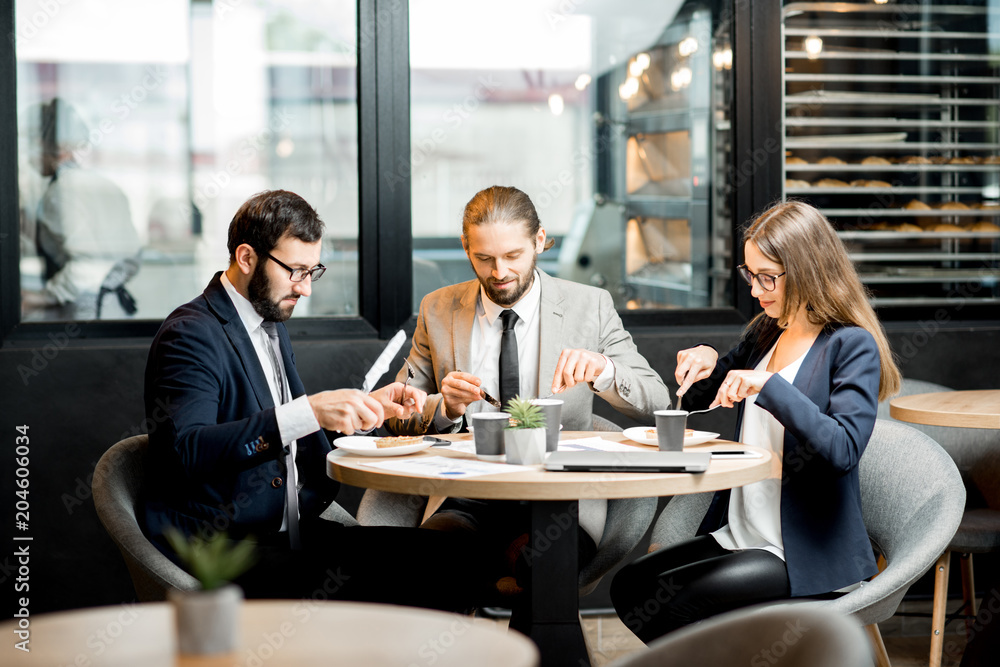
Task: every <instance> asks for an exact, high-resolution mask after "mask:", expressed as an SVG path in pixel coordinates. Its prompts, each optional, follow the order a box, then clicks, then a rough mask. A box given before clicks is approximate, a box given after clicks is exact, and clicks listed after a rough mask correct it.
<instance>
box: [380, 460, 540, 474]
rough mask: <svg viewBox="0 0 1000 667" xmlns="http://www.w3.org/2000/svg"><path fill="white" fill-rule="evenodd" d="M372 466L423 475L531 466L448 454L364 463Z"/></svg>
mask: <svg viewBox="0 0 1000 667" xmlns="http://www.w3.org/2000/svg"><path fill="white" fill-rule="evenodd" d="M365 465H366V466H370V467H372V468H381V469H383V470H392V471H395V472H403V473H407V474H410V475H422V476H424V477H444V478H450V479H454V478H456V477H478V476H481V475H497V474H500V473H504V472H523V471H524V470H526V469H530V468H531V466H515V465H510V464H508V463H491V462H489V461H472V460H470V459H457V458H452V457H450V456H424V457H420V458H415V459H405V460H399V461H376V462H373V463H365Z"/></svg>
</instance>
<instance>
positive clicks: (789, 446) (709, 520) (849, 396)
mask: <svg viewBox="0 0 1000 667" xmlns="http://www.w3.org/2000/svg"><path fill="white" fill-rule="evenodd" d="M771 333H772V334H773V333H774V332H773V329H772V332H771ZM773 342H774V336H773V335H765V336H763V337H759V336H756V335H753V334H752V333H751V334H750V335H748V336H746V337H744V339H743V340H742V341H741V342H740V343H739V344H738V345H737V346H736V347H735V348H733V350H732V351H730V352H729V354H727V355H726V356H725V357H723V358H722V359H720V360H719V363H718V364H717V365H716V368H715V370H714V371H713V373H712V376H711V377H709V378H706V379H705V380H702V381H701V382H699V383H697V384H695V385H694V386H693V387H692V390H693V391H689V392H688V394H687V395H685V396H684V401H685V403H687V402H688V400H689V397H690V399H691V400H690V402H691V405H689V406H688V405H685V407H687V408H688V409H698V408H700V407H706V406H707V405H708V404H709V403H710V402H711V400H712V399H713V398H714V397H715V395H716V392H717V391H718V389H719V386H720V385H721V384H722V380H723V379H725V377H726V374H727V373H728V372H729V371H730V370H732V369H747V368H754V367H755V366H756V365H757V364H758V363H759V362H760V360H761V359H762V358H763V357H764V355H765V354H767V351H768V350H769V349H770V347H771V345H772V344H773ZM880 377H881V365H880V357H879V350H878V346H877V345H876V343H875V339H874V338H873V337H872V335H871V334H870V333H868V332H867V331H866V330H864V329H862V328H859V327H855V326H842V327H827V328H825V329H824V330H823V331H822V332H821V333H820V335H819V336H818V337H817V338H816V341H815V342H814V343H813V345H812V347H811V348H810V349H809V351H808V352H807V353H806V356H805V359H804V360H803V362H802V365H801V367H800V368H799V371H798V373H797V374H796V375H795V381H794V382H793V383H791V384H789V383H788V381H786V380H785V379H784V378H782V377H781V376H779V375H772V376H771V378H770V379H769V380H768V381H767V382H766V383H765V384H764V388H763V389H762V390H761V392H760V394H759V395H758V396H757V405H758V406H760V407H762V408H764V409H765V410H767V411H768V412H770V413H771V414H772V415H773V416H774V417H775V419H777V420H778V422H780V423H781V424H782V425H783V426H784V427H785V438H784V443H783V456H782V472H781V510H780V512H781V535H782V541H783V542H784V549H785V563H786V565H787V567H788V579H789V583H790V584H791V593H792V597H801V596H808V595H818V594H821V593H828V592H830V591H835V590H837V589H840V588H843V587H844V586H848V585H851V584H854V583H856V582H858V581H861V580H864V579H867V578H869V577H871V576H872V575H874V574H875V573H876V572H877V571H878V569H877V567H876V565H875V558H874V555H873V553H872V547H871V543H870V541H869V539H868V533H867V531H866V530H865V524H864V521H863V520H862V515H861V490H860V486H859V482H858V462H859V461H860V460H861V455H862V454H864V451H865V447H867V445H868V439H869V438H870V437H871V434H872V431H873V430H874V428H875V415H876V410H877V408H878V388H879V378H880ZM737 405H738V413H737V426H736V436H735V438H734V439H738V437H739V434H740V427H741V425H742V423H743V408H744V404H743V402H740V403H738V404H737ZM728 501H729V492H728V491H724V492H719V493H717V494H716V495H715V497H714V499H713V500H712V504H711V506H710V507H709V511H708V514H707V515H706V517H705V520H704V521H703V522H702V525H701V528H700V529H699V534H705V533H708V532H711V531H713V530H715V529H717V528H721V527H722V526H723V525H724V524H725V523H727V522H728V506H729V502H728Z"/></svg>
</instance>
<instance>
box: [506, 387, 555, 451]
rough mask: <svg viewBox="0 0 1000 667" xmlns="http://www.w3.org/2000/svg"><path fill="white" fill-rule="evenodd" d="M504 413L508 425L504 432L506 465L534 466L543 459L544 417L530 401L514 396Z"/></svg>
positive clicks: (508, 402) (539, 409)
mask: <svg viewBox="0 0 1000 667" xmlns="http://www.w3.org/2000/svg"><path fill="white" fill-rule="evenodd" d="M504 411H505V412H506V413H507V414H509V415H510V423H509V425H508V426H507V428H506V429H505V430H504V434H503V439H504V449H505V450H506V452H507V463H514V464H519V465H536V464H540V463H542V462H543V461H544V459H545V415H544V414H543V413H542V410H541V408H539V407H538V406H537V405H534V404H532V403H531V400H530V399H526V398H521V397H520V396H515V397H514V398H512V399H510V400H509V401H507V407H506V408H505V409H504Z"/></svg>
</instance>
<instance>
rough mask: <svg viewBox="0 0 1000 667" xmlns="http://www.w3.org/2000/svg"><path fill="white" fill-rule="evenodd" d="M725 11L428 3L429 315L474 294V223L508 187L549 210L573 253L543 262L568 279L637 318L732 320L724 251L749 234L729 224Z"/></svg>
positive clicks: (418, 222)
mask: <svg viewBox="0 0 1000 667" xmlns="http://www.w3.org/2000/svg"><path fill="white" fill-rule="evenodd" d="M708 6H711V7H714V9H706V7H708ZM724 7H728V3H724V2H709V3H701V2H700V3H688V2H683V1H682V0H673V1H668V2H661V3H642V2H609V1H595V2H587V3H561V2H558V1H556V0H542V1H541V2H539V1H538V0H514V1H513V2H508V3H503V7H502V11H498V6H497V5H495V4H489V3H470V2H458V1H456V0H421V1H420V2H411V3H410V30H411V32H410V51H411V79H410V82H411V122H412V125H411V142H412V143H411V146H412V156H411V158H412V160H411V166H412V179H413V180H412V182H413V236H414V308H415V309H416V308H417V307H418V305H419V302H420V298H421V297H422V296H423V295H425V294H427V293H428V292H430V291H432V290H433V289H436V288H438V287H442V286H444V285H449V284H453V283H457V282H461V281H463V280H468V279H470V278H472V272H471V270H470V268H469V265H468V260H467V259H466V257H465V254H464V252H463V251H462V248H461V245H460V243H459V239H458V237H459V234H460V226H461V219H462V211H463V207H464V206H465V203H466V202H467V201H468V200H469V198H470V197H471V196H472V195H473V194H474V193H476V192H477V191H479V190H481V189H483V188H486V187H489V186H491V185H496V184H499V185H512V186H515V187H518V188H520V189H521V190H523V191H525V192H526V193H527V194H528V195H529V196H530V197H531V199H532V200H533V201H534V202H535V205H536V207H537V209H538V213H539V217H540V218H541V222H542V225H543V227H544V228H545V229H546V232H547V233H548V235H549V237H550V238H554V239H555V240H556V245H555V247H554V248H553V249H552V250H549V251H546V252H544V253H542V254H541V255H540V256H539V267H540V268H542V269H543V270H545V271H546V272H548V273H550V274H551V275H555V276H558V277H560V278H565V279H568V280H574V281H578V282H584V283H589V284H594V285H598V286H601V287H604V288H606V289H608V291H610V292H611V294H612V295H613V296H614V298H615V299H616V305H617V306H618V307H619V308H625V307H636V308H665V307H697V306H707V305H718V306H729V305H731V304H730V302H729V300H728V292H727V291H726V290H727V288H725V287H722V284H723V282H725V283H726V284H728V283H729V282H731V271H732V268H731V260H730V258H729V256H728V254H726V253H727V252H728V249H727V248H725V247H722V246H719V245H718V244H716V243H715V241H714V239H712V238H711V234H712V233H713V231H712V230H714V229H716V225H719V226H720V228H725V229H726V230H727V234H728V232H729V230H731V228H732V227H731V222H730V220H729V217H728V205H724V206H723V207H720V208H718V209H717V210H712V209H713V206H714V202H715V199H714V198H713V196H712V193H713V191H712V187H713V181H714V180H715V178H716V174H715V173H713V168H715V167H716V166H717V165H719V164H723V165H724V164H725V163H724V161H725V160H726V159H727V155H726V153H725V150H726V149H725V146H726V142H722V146H723V150H722V151H718V152H715V151H713V145H714V142H715V138H714V133H713V131H712V130H713V129H716V128H713V127H711V126H710V120H711V115H712V113H711V108H712V104H713V100H714V96H715V94H716V91H715V88H713V85H716V84H717V85H718V86H719V87H722V86H723V85H724V84H722V83H719V82H720V81H721V80H723V79H724V78H727V77H728V76H729V73H730V72H729V70H727V69H726V64H725V51H724V49H725V47H726V45H727V44H728V40H724V39H722V38H720V37H719V35H717V34H716V28H717V24H720V23H721V22H720V20H719V17H720V16H721V15H722V14H723V13H724V12H723V8H724ZM713 21H714V23H713ZM483 26H489V29H488V30H484V29H483ZM719 34H721V33H719ZM441 35H448V39H441ZM716 51H718V52H720V53H721V54H722V55H720V56H718V57H717V58H719V59H720V63H721V64H722V65H721V67H720V68H719V69H718V70H716V69H715V68H714V67H713V66H712V65H713V62H714V60H713V56H714V54H715V52H716ZM729 53H730V55H729V67H730V68H731V61H732V56H731V51H730V52H729ZM724 112H725V113H728V109H725V111H724ZM724 122H725V123H728V120H725V121H724ZM724 131H728V129H726V130H724ZM718 160H722V161H723V162H721V163H720V162H718ZM719 168H721V169H722V170H723V174H724V170H725V167H724V166H722V167H719ZM710 211H711V213H710ZM630 221H631V222H630ZM647 244H649V245H648V246H647ZM667 262H670V264H669V266H668V264H667ZM723 274H724V275H725V278H722V276H723ZM657 281H661V283H662V284H658V283H657ZM717 285H718V286H719V287H718V288H717V287H716V286H717Z"/></svg>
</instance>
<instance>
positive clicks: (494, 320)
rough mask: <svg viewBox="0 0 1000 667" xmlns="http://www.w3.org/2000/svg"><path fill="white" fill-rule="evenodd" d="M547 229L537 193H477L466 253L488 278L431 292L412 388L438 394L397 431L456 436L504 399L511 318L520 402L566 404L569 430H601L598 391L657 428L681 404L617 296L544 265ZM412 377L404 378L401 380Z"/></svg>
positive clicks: (396, 424)
mask: <svg viewBox="0 0 1000 667" xmlns="http://www.w3.org/2000/svg"><path fill="white" fill-rule="evenodd" d="M550 246H551V241H549V242H548V244H546V238H545V230H544V229H543V228H542V227H541V224H540V222H539V219H538V214H537V213H536V211H535V207H534V205H533V204H532V203H531V200H530V199H529V198H528V196H527V195H526V194H525V193H523V192H521V191H520V190H518V189H516V188H512V187H500V186H493V187H491V188H487V189H486V190H482V191H481V192H479V193H477V194H476V196H475V197H473V198H472V200H471V201H470V202H469V203H468V205H467V206H466V208H465V217H464V219H463V221H462V247H463V248H465V252H466V254H468V256H469V261H470V262H471V263H472V268H473V270H474V271H475V272H476V276H477V278H478V280H470V281H468V282H465V283H461V284H458V285H452V286H450V287H445V288H442V289H439V290H437V291H435V292H432V293H431V294H428V295H427V296H426V297H425V298H424V300H423V301H422V302H421V304H420V315H419V317H418V319H417V328H416V330H415V331H414V333H413V347H412V349H411V350H410V356H409V358H408V359H407V361H408V362H409V364H410V365H411V366H412V367H413V370H414V373H415V376H414V378H413V379H412V380H411V381H410V382H411V384H412V385H413V386H415V387H418V388H419V389H421V390H423V391H426V392H427V393H428V394H429V396H428V398H427V401H426V403H425V404H424V410H423V413H422V414H416V415H414V416H413V417H411V418H410V419H409V420H406V421H402V420H390V422H389V424H388V426H389V428H390V429H391V430H393V431H394V432H397V433H426V432H438V433H447V432H454V431H458V430H460V429H461V427H462V421H463V420H462V418H463V416H464V415H465V414H466V413H470V414H471V413H475V412H479V411H481V410H490V409H491V408H490V407H489V405H488V403H486V401H485V399H484V396H483V392H484V391H485V392H486V393H488V394H489V395H490V396H494V397H498V398H501V394H502V392H501V387H500V383H499V380H500V375H501V372H500V369H499V363H498V359H499V351H500V347H501V338H502V329H503V324H502V322H501V317H500V316H501V314H502V312H503V311H504V310H507V309H510V310H513V311H514V312H515V313H516V314H517V318H516V323H515V324H514V333H515V335H516V339H517V353H518V360H519V362H520V363H519V364H518V367H519V370H520V372H519V378H518V393H520V394H521V395H522V396H527V397H535V396H547V395H550V394H553V395H555V396H557V397H558V398H560V399H562V400H563V401H564V404H563V409H562V422H563V428H564V429H565V430H569V431H573V430H576V431H589V430H591V429H592V428H593V426H592V415H593V403H594V394H597V395H599V396H600V397H601V398H603V399H604V400H606V401H607V402H608V403H610V404H611V405H612V406H614V408H615V409H616V410H618V411H619V412H622V413H624V414H626V415H628V416H629V417H632V418H635V419H645V420H648V421H650V422H652V412H653V410H658V409H662V408H666V407H669V403H670V395H669V392H668V391H667V388H666V386H665V385H664V384H663V380H661V379H660V377H659V375H657V374H656V372H655V371H653V369H652V368H650V366H649V363H648V362H647V361H646V360H645V359H644V358H643V356H642V355H641V354H639V351H638V350H637V349H636V347H635V343H633V342H632V337H631V336H630V335H629V334H628V332H627V331H625V329H624V327H623V326H622V322H621V319H620V318H619V317H618V313H617V312H616V311H615V308H614V304H613V302H612V300H611V295H610V294H608V292H607V291H605V290H602V289H598V288H596V287H591V286H588V285H582V284H579V283H574V282H570V281H566V280H560V279H558V278H553V277H551V276H549V275H547V274H546V273H544V272H543V271H540V270H539V269H537V267H536V262H537V258H538V253H539V252H541V251H543V250H544V249H546V248H548V247H550ZM405 374H406V369H405V368H404V369H403V370H402V371H400V374H399V380H400V381H402V380H403V378H404V377H405Z"/></svg>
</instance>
